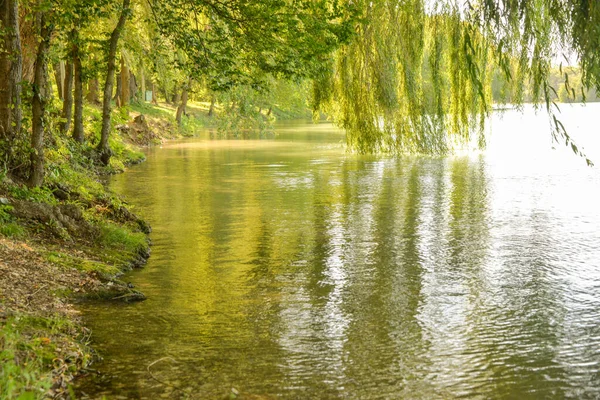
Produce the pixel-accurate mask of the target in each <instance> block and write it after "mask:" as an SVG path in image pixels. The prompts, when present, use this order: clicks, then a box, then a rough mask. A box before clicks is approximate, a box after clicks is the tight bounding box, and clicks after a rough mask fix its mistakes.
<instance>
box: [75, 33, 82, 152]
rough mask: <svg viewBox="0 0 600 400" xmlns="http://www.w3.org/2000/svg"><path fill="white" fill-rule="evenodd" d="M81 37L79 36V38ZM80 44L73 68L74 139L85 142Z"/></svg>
mask: <svg viewBox="0 0 600 400" xmlns="http://www.w3.org/2000/svg"><path fill="white" fill-rule="evenodd" d="M77 39H79V38H77ZM79 50H80V48H79V44H77V43H76V45H75V46H74V48H73V69H74V72H75V73H74V81H75V82H74V83H75V93H74V96H75V112H74V114H73V140H75V141H76V142H78V143H83V141H84V140H85V136H84V134H83V77H82V70H81V54H80V53H79Z"/></svg>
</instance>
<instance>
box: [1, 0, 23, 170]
mask: <svg viewBox="0 0 600 400" xmlns="http://www.w3.org/2000/svg"><path fill="white" fill-rule="evenodd" d="M0 26H2V27H4V29H5V34H4V35H2V36H0V48H2V50H3V51H2V52H1V53H0V77H1V79H0V162H2V163H5V164H6V165H9V166H10V164H11V162H12V154H11V153H12V143H13V141H14V139H15V137H16V136H17V135H18V134H19V132H20V131H21V79H22V78H21V76H22V68H23V64H22V63H23V60H22V54H21V37H20V35H19V6H18V0H4V1H2V2H0Z"/></svg>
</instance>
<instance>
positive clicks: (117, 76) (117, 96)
mask: <svg viewBox="0 0 600 400" xmlns="http://www.w3.org/2000/svg"><path fill="white" fill-rule="evenodd" d="M115 82H117V89H116V90H115V95H114V96H113V101H114V102H115V103H116V104H117V107H121V71H120V70H119V71H115Z"/></svg>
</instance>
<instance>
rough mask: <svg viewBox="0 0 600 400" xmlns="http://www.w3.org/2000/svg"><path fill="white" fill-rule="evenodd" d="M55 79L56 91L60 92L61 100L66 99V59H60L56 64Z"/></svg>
mask: <svg viewBox="0 0 600 400" xmlns="http://www.w3.org/2000/svg"><path fill="white" fill-rule="evenodd" d="M54 79H55V80H56V92H57V93H58V98H59V99H60V100H61V101H64V100H65V89H66V88H65V83H66V81H65V79H66V70H65V62H64V61H59V62H57V63H56V64H54Z"/></svg>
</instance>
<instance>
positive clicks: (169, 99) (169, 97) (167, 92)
mask: <svg viewBox="0 0 600 400" xmlns="http://www.w3.org/2000/svg"><path fill="white" fill-rule="evenodd" d="M163 93H164V95H165V103H167V104H171V96H169V91H168V90H167V88H166V86H165V87H163Z"/></svg>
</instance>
